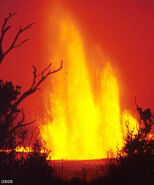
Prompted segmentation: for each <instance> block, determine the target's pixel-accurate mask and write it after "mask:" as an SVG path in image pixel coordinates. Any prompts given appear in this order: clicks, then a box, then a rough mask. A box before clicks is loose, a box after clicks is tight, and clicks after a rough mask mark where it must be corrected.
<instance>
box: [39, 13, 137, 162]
mask: <svg viewBox="0 0 154 185" xmlns="http://www.w3.org/2000/svg"><path fill="white" fill-rule="evenodd" d="M53 17H54V16H53ZM53 17H52V21H55V22H57V28H58V32H57V33H56V36H55V37H56V38H55V39H57V45H55V47H56V48H54V49H55V51H54V52H55V58H58V57H61V58H63V60H64V67H63V70H62V71H60V72H58V73H57V74H56V75H55V76H54V77H53V79H52V81H51V84H52V87H53V89H52V92H50V91H48V92H47V93H48V94H50V95H49V96H50V99H49V104H50V106H51V110H47V111H48V113H49V119H47V120H46V123H45V124H44V125H43V126H42V125H41V127H40V132H41V137H42V139H43V140H45V142H46V146H47V148H48V149H50V150H51V151H52V156H53V159H75V160H84V159H99V158H105V157H107V153H108V152H109V151H110V152H111V151H112V154H113V155H116V152H117V148H118V147H119V148H121V147H122V146H123V133H124V132H123V131H122V130H123V126H122V125H121V122H122V121H124V122H127V121H128V119H132V120H133V121H131V122H132V124H133V125H136V123H137V122H136V121H135V119H134V118H133V117H131V115H130V114H129V113H128V112H127V111H126V112H124V113H122V112H121V110H120V102H119V98H120V97H119V85H118V81H117V79H116V76H115V74H114V71H113V69H112V65H111V63H109V62H107V63H106V65H105V66H104V68H103V69H98V71H97V73H99V76H100V79H98V81H97V84H98V86H99V88H98V93H97V98H95V95H94V90H93V86H92V82H91V78H90V70H89V66H88V61H87V58H86V55H85V51H84V45H83V40H82V37H81V34H80V32H79V30H78V28H77V26H76V25H75V23H73V20H72V18H70V17H69V16H65V15H63V17H60V18H59V17H58V13H57V14H56V16H55V17H56V20H53V19H54V18H53ZM48 45H50V39H48ZM89 55H90V53H89ZM102 60H103V59H102ZM50 116H51V117H50ZM121 117H122V119H121ZM51 118H52V119H53V120H52V119H51ZM51 120H52V121H51ZM133 125H131V128H134V127H133Z"/></svg>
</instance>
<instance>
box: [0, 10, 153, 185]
mask: <svg viewBox="0 0 154 185" xmlns="http://www.w3.org/2000/svg"><path fill="white" fill-rule="evenodd" d="M14 15H15V13H13V14H11V13H9V16H8V17H7V18H5V19H4V23H3V24H2V30H1V36H0V63H2V62H3V59H4V57H6V55H7V54H8V53H9V52H10V51H11V50H12V49H14V48H18V47H20V46H21V45H22V44H24V43H25V42H26V41H27V40H29V39H25V40H23V41H22V42H20V43H17V41H18V38H19V37H20V35H21V34H22V33H23V32H24V31H26V30H28V29H29V28H30V27H31V26H32V24H33V23H32V24H29V25H27V26H26V27H23V28H22V27H20V29H19V31H18V32H17V34H16V36H15V38H14V40H13V42H12V44H11V45H10V47H9V49H7V50H6V51H4V49H3V40H4V36H5V34H6V32H7V31H8V30H9V29H10V28H11V26H8V21H9V20H10V19H11V18H12V17H13V16H14ZM62 65H63V62H61V66H60V67H59V68H58V69H56V70H51V64H49V65H48V66H47V67H46V68H45V69H43V70H42V72H41V73H40V74H38V73H37V69H36V67H35V66H33V80H32V84H31V85H30V87H29V89H27V90H26V91H24V92H22V87H21V86H18V85H17V86H14V85H13V82H7V81H5V80H0V180H5V179H6V180H7V179H12V180H13V183H14V184H17V185H31V184H33V185H34V184H37V185H39V184H40V185H42V184H44V185H49V184H51V185H55V184H56V185H64V184H70V185H71V184H72V185H79V184H80V185H82V184H87V185H88V184H89V185H97V184H103V185H121V184H123V185H138V184H139V185H151V184H153V175H154V169H153V165H154V141H153V139H152V138H151V136H150V134H151V131H152V126H153V124H154V116H153V114H152V113H151V110H150V109H146V110H142V108H140V107H139V106H138V105H137V104H136V107H137V111H138V113H139V116H140V120H139V130H138V133H137V134H135V135H134V134H133V131H130V130H129V127H128V129H127V136H126V137H124V141H125V145H124V147H123V148H122V150H121V151H119V152H118V154H117V158H116V159H114V160H112V161H111V163H110V165H109V166H108V175H106V176H103V177H101V178H99V179H95V180H94V181H92V182H86V179H85V175H84V174H85V173H86V172H85V171H84V170H83V179H80V178H76V177H74V178H73V179H72V180H71V181H70V182H66V181H64V179H62V178H56V177H54V175H53V174H54V173H53V172H54V169H53V168H52V165H51V161H48V160H47V157H48V154H49V152H50V151H47V149H45V150H44V151H43V152H42V143H41V142H40V141H38V140H35V141H34V142H33V144H32V139H33V132H31V136H29V134H28V126H29V125H31V124H33V123H35V122H36V121H37V120H32V121H30V122H26V119H25V114H24V109H23V108H20V107H19V105H20V103H21V102H22V101H24V100H25V99H26V100H27V97H29V96H30V95H32V94H33V93H35V92H36V91H37V90H38V89H39V87H40V85H41V83H42V82H43V81H44V80H46V79H47V78H48V77H49V76H50V75H51V74H53V73H56V72H58V71H60V70H61V69H62ZM135 103H136V102H135ZM113 124H114V123H113ZM26 140H27V141H28V142H26ZM27 143H28V144H27ZM27 145H28V146H31V147H32V150H31V151H28V152H24V151H23V152H17V151H16V150H15V148H16V147H17V146H25V147H26V146H27ZM102 147H103V146H102Z"/></svg>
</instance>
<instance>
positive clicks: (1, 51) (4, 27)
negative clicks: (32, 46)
mask: <svg viewBox="0 0 154 185" xmlns="http://www.w3.org/2000/svg"><path fill="white" fill-rule="evenodd" d="M14 15H16V13H9V15H8V17H6V18H5V19H4V22H3V24H2V28H1V35H0V64H1V63H2V61H3V59H4V57H5V56H6V55H7V54H8V53H9V52H10V51H11V50H12V49H14V48H18V47H20V46H21V45H23V44H24V43H25V42H26V41H28V40H29V39H28V38H26V39H24V40H23V41H21V42H19V43H17V42H18V39H19V37H20V36H21V34H22V33H23V32H24V31H26V30H28V29H29V28H30V27H31V26H32V25H33V24H34V23H31V24H28V25H27V26H25V27H22V26H20V28H19V30H18V32H17V33H16V35H15V37H14V39H13V41H12V43H11V44H10V46H9V47H8V49H6V50H5V51H4V49H3V41H4V37H5V35H6V32H7V31H8V30H10V28H11V27H12V26H11V25H8V21H9V20H10V19H11V18H12V17H13V16H14Z"/></svg>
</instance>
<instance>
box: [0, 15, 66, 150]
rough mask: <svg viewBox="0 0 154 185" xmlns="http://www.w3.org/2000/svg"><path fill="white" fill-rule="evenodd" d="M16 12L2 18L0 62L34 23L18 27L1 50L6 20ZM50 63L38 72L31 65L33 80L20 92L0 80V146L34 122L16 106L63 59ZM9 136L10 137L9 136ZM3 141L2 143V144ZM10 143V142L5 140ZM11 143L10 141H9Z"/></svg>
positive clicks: (54, 71)
mask: <svg viewBox="0 0 154 185" xmlns="http://www.w3.org/2000/svg"><path fill="white" fill-rule="evenodd" d="M14 15H16V13H9V16H8V17H6V18H5V19H4V23H3V24H2V30H1V36H0V64H1V63H2V62H3V59H4V57H5V56H6V55H7V54H8V53H9V52H10V51H11V50H12V49H14V48H18V47H20V46H21V45H23V44H24V43H25V42H26V41H28V40H29V39H28V38H26V39H24V40H23V41H22V42H20V43H17V42H18V39H19V37H20V36H21V34H22V33H23V32H24V31H26V30H28V29H29V28H30V27H31V26H32V25H33V24H34V23H31V24H29V25H27V26H25V27H23V28H22V27H21V26H20V28H19V31H18V32H17V33H16V35H15V37H14V39H13V41H12V43H11V45H10V46H9V48H8V49H7V50H6V51H3V41H4V37H5V34H6V32H7V31H8V30H9V29H10V28H11V26H10V25H8V21H9V20H10V19H11V18H12V17H13V16H14ZM51 66H52V64H49V65H48V66H47V67H45V68H44V69H43V70H42V72H41V73H40V74H38V73H37V69H36V67H35V66H33V80H32V84H31V85H30V87H29V89H27V90H26V91H24V92H23V93H21V86H16V87H14V86H13V84H12V82H4V81H3V80H1V81H0V102H1V104H0V146H1V147H2V146H3V144H4V143H5V144H6V142H5V139H6V138H7V140H8V138H10V141H11V140H12V141H13V138H12V137H13V136H14V135H15V132H16V130H17V129H18V128H21V127H25V126H28V125H30V124H32V123H34V122H35V120H33V121H30V122H28V123H27V122H26V121H25V114H24V110H23V108H22V109H19V108H18V106H19V105H20V103H21V102H22V101H23V100H24V99H26V98H27V97H28V96H30V95H31V94H33V93H35V92H36V91H37V90H38V89H39V86H40V85H41V84H42V82H43V81H44V80H45V79H47V78H48V77H49V76H50V75H52V74H54V73H56V72H58V71H60V70H61V69H62V67H63V61H61V65H60V67H59V68H57V69H52V68H51ZM19 114H21V120H20V121H17V122H16V124H15V120H16V119H17V116H18V115H19ZM9 136H10V137H9ZM2 143H3V144H2ZM7 143H10V142H7ZM11 143H12V142H11Z"/></svg>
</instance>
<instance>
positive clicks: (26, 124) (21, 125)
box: [9, 120, 36, 134]
mask: <svg viewBox="0 0 154 185" xmlns="http://www.w3.org/2000/svg"><path fill="white" fill-rule="evenodd" d="M35 121H36V120H33V121H31V122H29V123H24V124H20V125H16V126H15V127H13V129H11V130H10V131H9V133H10V134H11V133H12V132H14V131H15V130H16V129H17V128H21V127H25V126H28V125H31V124H33V123H34V122H35Z"/></svg>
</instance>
